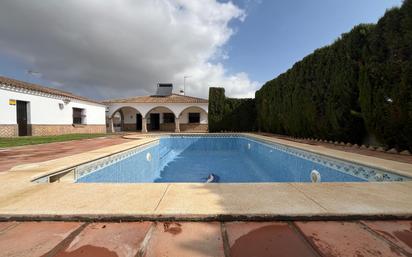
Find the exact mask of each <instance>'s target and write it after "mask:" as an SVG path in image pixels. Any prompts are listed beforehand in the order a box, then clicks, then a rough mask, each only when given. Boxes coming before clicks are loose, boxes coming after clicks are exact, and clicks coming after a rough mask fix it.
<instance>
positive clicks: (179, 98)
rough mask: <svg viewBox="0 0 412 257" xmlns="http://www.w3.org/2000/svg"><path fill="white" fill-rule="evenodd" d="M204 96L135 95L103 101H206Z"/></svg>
mask: <svg viewBox="0 0 412 257" xmlns="http://www.w3.org/2000/svg"><path fill="white" fill-rule="evenodd" d="M208 102H209V101H208V100H207V99H204V98H198V97H193V96H185V95H178V94H171V95H169V96H137V97H131V98H124V99H113V100H106V101H103V103H208Z"/></svg>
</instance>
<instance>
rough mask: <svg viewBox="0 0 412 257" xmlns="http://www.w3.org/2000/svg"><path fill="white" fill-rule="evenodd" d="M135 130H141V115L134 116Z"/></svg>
mask: <svg viewBox="0 0 412 257" xmlns="http://www.w3.org/2000/svg"><path fill="white" fill-rule="evenodd" d="M136 130H137V131H141V130H142V115H141V114H140V113H137V114H136Z"/></svg>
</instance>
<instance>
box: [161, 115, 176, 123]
mask: <svg viewBox="0 0 412 257" xmlns="http://www.w3.org/2000/svg"><path fill="white" fill-rule="evenodd" d="M174 122H175V115H174V114H173V113H171V112H167V113H163V123H174Z"/></svg>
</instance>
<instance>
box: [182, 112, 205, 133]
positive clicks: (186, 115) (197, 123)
mask: <svg viewBox="0 0 412 257" xmlns="http://www.w3.org/2000/svg"><path fill="white" fill-rule="evenodd" d="M179 123H180V131H182V132H183V131H186V132H206V131H207V130H208V125H207V112H206V111H205V110H204V109H203V108H201V107H198V106H190V107H187V108H186V109H184V110H183V111H182V112H181V113H180V114H179Z"/></svg>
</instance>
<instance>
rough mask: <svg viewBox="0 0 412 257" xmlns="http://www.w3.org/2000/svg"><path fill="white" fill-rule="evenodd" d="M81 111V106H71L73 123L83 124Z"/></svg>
mask: <svg viewBox="0 0 412 257" xmlns="http://www.w3.org/2000/svg"><path fill="white" fill-rule="evenodd" d="M83 111H84V109H81V108H73V124H83V117H84V115H83Z"/></svg>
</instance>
